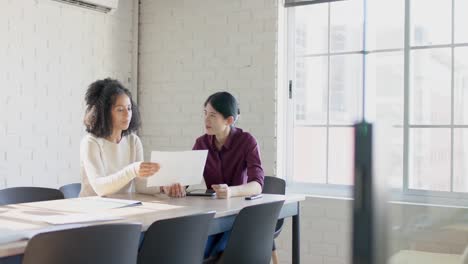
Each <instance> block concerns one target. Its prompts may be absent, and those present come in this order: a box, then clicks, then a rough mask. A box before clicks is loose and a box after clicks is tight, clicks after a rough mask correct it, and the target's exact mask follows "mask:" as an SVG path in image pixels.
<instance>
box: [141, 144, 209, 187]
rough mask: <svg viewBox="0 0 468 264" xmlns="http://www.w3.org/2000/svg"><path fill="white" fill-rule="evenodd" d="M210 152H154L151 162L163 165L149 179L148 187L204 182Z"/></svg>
mask: <svg viewBox="0 0 468 264" xmlns="http://www.w3.org/2000/svg"><path fill="white" fill-rule="evenodd" d="M207 155H208V150H191V151H174V152H164V151H153V152H151V161H152V162H157V163H159V164H160V165H161V168H160V169H159V171H158V172H157V173H156V174H155V175H154V176H152V177H149V178H148V181H147V183H148V187H152V186H166V185H171V184H174V183H180V184H182V185H191V184H199V183H200V182H202V180H203V170H204V169H205V163H206V156H207Z"/></svg>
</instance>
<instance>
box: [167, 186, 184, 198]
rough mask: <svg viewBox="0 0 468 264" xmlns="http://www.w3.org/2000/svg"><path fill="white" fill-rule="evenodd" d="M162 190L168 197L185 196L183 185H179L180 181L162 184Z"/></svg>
mask: <svg viewBox="0 0 468 264" xmlns="http://www.w3.org/2000/svg"><path fill="white" fill-rule="evenodd" d="M163 191H164V193H165V194H167V195H168V196H170V197H184V196H185V187H184V186H182V185H180V183H175V184H172V185H169V186H163Z"/></svg>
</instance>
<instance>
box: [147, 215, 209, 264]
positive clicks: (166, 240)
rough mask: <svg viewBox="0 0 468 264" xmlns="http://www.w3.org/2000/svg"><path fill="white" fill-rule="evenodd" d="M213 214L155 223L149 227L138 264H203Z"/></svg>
mask: <svg viewBox="0 0 468 264" xmlns="http://www.w3.org/2000/svg"><path fill="white" fill-rule="evenodd" d="M214 215H215V213H214V212H209V213H204V214H196V215H189V216H183V217H178V218H171V219H165V220H160V221H156V222H154V223H153V224H151V226H150V227H149V228H148V230H147V231H146V233H145V236H144V238H143V243H142V245H141V248H140V252H139V253H138V264H146V263H163V264H171V263H174V264H179V263H202V262H203V251H204V248H205V244H206V240H207V238H208V228H209V226H210V222H211V220H212V219H213V216H214Z"/></svg>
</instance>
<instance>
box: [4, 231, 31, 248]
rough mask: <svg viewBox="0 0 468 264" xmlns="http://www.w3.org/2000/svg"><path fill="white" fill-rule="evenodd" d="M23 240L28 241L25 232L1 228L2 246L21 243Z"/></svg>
mask: <svg viewBox="0 0 468 264" xmlns="http://www.w3.org/2000/svg"><path fill="white" fill-rule="evenodd" d="M23 239H28V236H27V234H26V233H25V232H22V231H18V230H11V229H8V228H3V227H2V228H0V244H6V243H10V242H15V241H20V240H23Z"/></svg>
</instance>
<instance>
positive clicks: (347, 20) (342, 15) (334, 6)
mask: <svg viewBox="0 0 468 264" xmlns="http://www.w3.org/2000/svg"><path fill="white" fill-rule="evenodd" d="M363 9H364V4H363V0H347V1H338V2H334V3H331V8H330V27H331V28H330V50H331V52H339V51H358V50H362V32H363V30H362V29H363V24H364V23H363V21H364V15H363Z"/></svg>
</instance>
